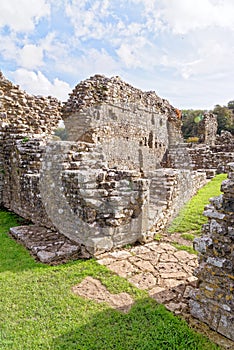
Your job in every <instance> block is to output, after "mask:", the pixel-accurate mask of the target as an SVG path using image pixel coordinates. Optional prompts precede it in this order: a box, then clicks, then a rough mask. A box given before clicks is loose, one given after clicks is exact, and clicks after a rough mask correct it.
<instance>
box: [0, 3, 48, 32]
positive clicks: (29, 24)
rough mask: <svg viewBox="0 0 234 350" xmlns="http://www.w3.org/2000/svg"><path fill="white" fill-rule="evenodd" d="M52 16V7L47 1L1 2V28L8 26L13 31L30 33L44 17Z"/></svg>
mask: <svg viewBox="0 0 234 350" xmlns="http://www.w3.org/2000/svg"><path fill="white" fill-rule="evenodd" d="M49 14H50V5H49V4H48V2H47V1H45V0H20V1H19V0H7V1H1V11H0V28H1V27H4V26H8V27H9V28H10V29H11V30H13V31H16V32H17V31H19V32H29V31H32V30H34V28H35V25H36V24H37V23H38V21H39V20H40V19H41V18H42V17H47V16H49Z"/></svg>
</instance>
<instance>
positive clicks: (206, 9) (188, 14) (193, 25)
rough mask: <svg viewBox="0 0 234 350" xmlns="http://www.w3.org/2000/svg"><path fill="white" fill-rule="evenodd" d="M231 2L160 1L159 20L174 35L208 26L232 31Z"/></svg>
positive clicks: (232, 5)
mask: <svg viewBox="0 0 234 350" xmlns="http://www.w3.org/2000/svg"><path fill="white" fill-rule="evenodd" d="M233 13H234V2H233V1H231V0H219V1H217V0H189V1H185V0H170V1H167V0H161V10H160V15H161V20H162V21H163V22H164V23H165V26H167V27H169V28H170V29H171V30H172V32H173V33H174V34H186V33H188V32H189V31H191V30H196V29H205V28H207V27H210V26H213V27H215V26H219V27H223V28H229V29H231V30H233V29H234V16H233Z"/></svg>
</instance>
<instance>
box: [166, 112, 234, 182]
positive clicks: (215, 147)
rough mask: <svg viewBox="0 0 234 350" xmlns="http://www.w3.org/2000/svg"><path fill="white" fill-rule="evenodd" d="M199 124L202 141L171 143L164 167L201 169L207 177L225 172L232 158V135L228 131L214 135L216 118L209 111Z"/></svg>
mask: <svg viewBox="0 0 234 350" xmlns="http://www.w3.org/2000/svg"><path fill="white" fill-rule="evenodd" d="M200 124H201V125H200ZM200 124H199V125H200V127H199V132H200V141H201V142H203V143H198V144H196V143H177V144H171V145H170V147H169V149H168V152H167V153H166V155H165V157H164V160H163V162H162V165H163V166H164V167H167V168H175V169H190V170H203V171H206V174H207V177H208V178H210V177H213V176H214V175H215V173H222V172H223V173H225V172H227V164H228V163H230V162H232V161H233V159H234V136H233V135H232V134H231V133H230V132H228V131H222V133H221V135H215V133H216V131H217V120H216V117H215V115H213V114H211V113H207V114H205V117H204V119H203V120H202V121H201V122H200Z"/></svg>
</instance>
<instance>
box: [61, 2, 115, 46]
mask: <svg viewBox="0 0 234 350" xmlns="http://www.w3.org/2000/svg"><path fill="white" fill-rule="evenodd" d="M109 6H110V3H109V1H108V0H103V1H92V2H90V1H88V0H71V1H69V2H68V1H67V2H66V5H65V12H66V14H67V16H68V17H69V18H70V21H71V23H72V25H73V27H74V31H75V34H76V36H78V37H83V38H84V39H85V38H88V37H89V38H91V37H94V38H96V39H97V38H99V39H100V38H102V37H103V36H105V34H107V33H108V31H109V30H110V27H111V24H109V25H107V22H104V19H106V18H107V17H108V15H109V14H110V12H109V9H108V8H109Z"/></svg>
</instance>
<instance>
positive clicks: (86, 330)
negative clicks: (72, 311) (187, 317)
mask: <svg viewBox="0 0 234 350" xmlns="http://www.w3.org/2000/svg"><path fill="white" fill-rule="evenodd" d="M77 317H79V314H77ZM49 348H50V349H54V350H55V349H56V350H73V349H74V350H78V349H79V350H91V349H92V350H111V349H116V350H134V349H136V350H143V349H144V350H156V349H158V350H172V349H174V350H185V349H191V350H192V349H193V350H203V349H204V350H211V349H219V347H217V346H216V345H214V344H212V343H210V341H209V340H208V339H206V338H205V337H203V336H202V335H200V334H197V333H195V332H194V331H193V330H191V329H190V328H189V326H188V325H187V324H186V322H185V321H183V320H181V319H179V318H177V317H176V316H174V315H173V314H172V313H170V312H169V311H167V310H166V309H165V307H164V306H163V305H158V304H156V302H155V301H153V300H152V299H149V298H147V299H142V300H140V301H138V302H137V303H136V304H135V305H134V306H133V307H132V309H131V311H130V312H129V313H128V314H126V315H124V314H121V313H120V312H117V311H115V310H112V309H108V310H106V311H104V312H100V313H97V314H94V315H93V317H92V319H90V322H89V323H86V324H85V325H83V326H81V327H78V328H75V324H74V329H73V330H72V331H71V332H69V333H66V334H63V335H61V336H60V337H58V338H56V339H54V342H53V343H52V344H51V346H50V347H49Z"/></svg>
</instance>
